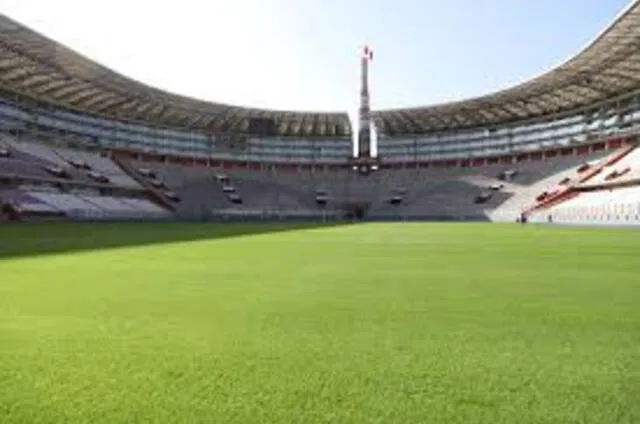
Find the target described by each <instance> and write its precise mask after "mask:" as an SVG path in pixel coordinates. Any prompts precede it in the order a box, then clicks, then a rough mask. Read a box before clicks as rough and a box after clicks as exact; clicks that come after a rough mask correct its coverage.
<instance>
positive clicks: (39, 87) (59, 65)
mask: <svg viewBox="0 0 640 424" xmlns="http://www.w3.org/2000/svg"><path fill="white" fill-rule="evenodd" d="M0 88H2V89H4V90H8V91H10V92H17V93H20V94H24V95H26V96H29V97H32V98H34V99H37V100H39V101H43V102H50V103H54V104H58V105H61V106H65V107H69V108H72V109H77V110H80V111H83V112H87V113H91V114H97V115H101V116H107V117H112V118H116V119H121V120H129V121H142V122H149V123H152V124H157V125H160V126H166V127H177V128H180V127H182V128H190V129H194V130H203V131H206V132H210V133H227V132H248V130H249V122H250V120H251V119H252V118H258V119H273V120H274V121H275V127H276V131H277V134H278V135H281V136H307V137H313V136H349V135H350V134H351V124H350V121H349V117H348V115H347V114H346V113H345V112H300V111H275V110H266V109H254V108H246V107H238V106H231V105H227V104H220V103H211V102H205V101H201V100H197V99H193V98H189V97H184V96H180V95H176V94H172V93H168V92H166V91H162V90H159V89H157V88H153V87H150V86H147V85H145V84H142V83H140V82H137V81H134V80H132V79H130V78H127V77H125V76H123V75H120V74H118V73H116V72H114V71H112V70H110V69H108V68H106V67H104V66H102V65H100V64H98V63H96V62H94V61H92V60H90V59H88V58H86V57H84V56H82V55H80V54H78V53H76V52H74V51H72V50H70V49H68V48H66V47H65V46H62V45H60V44H58V43H56V42H55V41H53V40H50V39H48V38H46V37H45V36H43V35H41V34H38V33H37V32H35V31H33V30H31V29H29V28H27V27H25V26H24V25H22V24H20V23H18V22H16V21H14V20H12V19H10V18H9V17H7V16H6V15H3V14H0Z"/></svg>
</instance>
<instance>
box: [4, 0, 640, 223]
mask: <svg viewBox="0 0 640 424" xmlns="http://www.w3.org/2000/svg"><path fill="white" fill-rule="evenodd" d="M367 96H368V93H367ZM370 118H371V121H372V124H373V125H374V126H375V128H376V132H377V134H378V137H377V139H378V155H379V156H380V158H381V160H382V162H381V163H380V168H381V169H380V172H379V173H377V174H379V175H378V177H376V178H377V179H376V178H373V176H371V177H372V178H370V179H369V180H368V181H365V180H363V179H357V178H356V177H354V176H352V175H351V173H349V171H350V170H351V168H352V166H353V157H352V156H353V155H352V152H353V137H354V134H352V127H351V124H350V121H349V117H348V115H347V113H346V112H299V111H274V110H265V109H253V108H244V107H236V106H231V105H225V104H219V103H211V102H204V101H200V100H196V99H192V98H187V97H184V96H179V95H175V94H171V93H168V92H165V91H162V90H160V89H157V88H153V87H149V86H147V85H144V84H142V83H140V82H137V81H134V80H132V79H129V78H127V77H125V76H123V75H120V74H118V73H116V72H114V71H111V70H110V69H108V68H106V67H104V66H102V65H100V64H98V63H95V62H93V61H91V60H89V59H87V58H85V57H83V56H81V55H79V54H77V53H75V52H73V51H71V50H70V49H68V48H66V47H64V46H62V45H60V44H58V43H56V42H55V41H53V40H50V39H48V38H46V37H44V36H43V35H41V34H38V33H37V32H35V31H33V30H31V29H29V28H27V27H25V26H24V25H22V24H20V23H18V22H15V21H14V20H12V19H10V18H9V17H7V16H4V15H1V16H0V131H1V132H2V134H4V135H3V137H5V138H6V139H5V140H4V145H6V147H4V149H5V151H6V153H7V155H5V156H8V153H10V150H11V151H13V150H15V151H20V150H21V149H22V150H21V151H22V152H23V153H34V152H33V146H31V147H26V150H25V146H26V144H28V143H31V142H33V143H35V144H36V145H38V146H40V147H43V146H44V147H46V148H49V149H52V151H53V152H54V153H55V154H57V156H61V157H63V158H64V155H60V154H58V153H60V152H59V151H56V149H66V150H65V151H69V150H74V149H81V150H82V151H83V152H87V151H93V152H99V153H100V154H101V157H103V156H105V155H106V156H107V157H109V158H111V160H113V161H114V163H115V164H116V165H117V166H118V167H120V168H121V169H123V170H124V171H123V172H124V173H125V174H127V175H128V176H129V177H130V178H131V179H132V180H135V181H137V183H138V186H137V189H140V190H141V192H144V190H147V191H151V193H149V192H147V193H146V194H145V196H149V195H150V196H151V201H152V202H160V206H161V207H165V206H167V205H169V204H170V202H169V201H168V200H167V198H166V197H167V196H166V194H167V193H170V194H171V195H172V196H173V197H176V198H177V197H181V196H182V194H181V193H178V194H176V193H173V192H172V191H171V190H169V189H176V190H178V189H181V188H183V187H185V186H186V185H189V184H188V183H191V182H193V181H195V180H192V179H191V180H190V179H186V180H182V181H180V182H179V183H177V182H176V183H175V184H173V185H172V184H166V186H167V190H166V191H165V192H164V194H165V195H163V194H162V193H157V190H155V191H153V187H152V186H148V185H147V184H146V180H145V179H144V178H141V176H140V175H138V174H140V172H138V171H140V170H141V169H142V170H143V171H144V172H142V173H143V174H153V175H156V174H163V173H165V171H166V170H165V171H163V170H162V167H164V168H170V167H172V166H173V167H182V168H184V167H190V168H193V169H201V170H202V169H206V170H207V171H206V172H208V174H206V173H205V171H198V172H201V173H200V174H198V176H197V178H196V177H194V178H195V179H196V180H198V181H200V180H203V179H204V180H206V179H207V178H208V179H209V180H215V181H214V182H219V183H220V184H222V188H223V189H225V190H226V191H224V190H223V192H224V193H226V194H233V191H234V190H235V187H233V186H232V184H230V183H229V182H228V181H227V180H228V178H227V177H228V176H230V175H231V176H232V174H234V173H237V174H238V175H237V179H238V180H239V181H240V180H247V179H249V180H251V179H252V178H253V179H255V180H257V181H258V182H260V181H262V183H265V180H267V179H268V178H272V179H273V180H274V181H273V182H274V184H276V185H277V186H278V187H279V188H278V190H279V194H277V195H275V197H282V195H283V194H282V193H283V192H284V191H286V190H285V189H284V188H283V187H285V186H286V187H288V190H289V191H291V190H294V191H296V193H297V194H295V196H302V197H305V196H307V195H309V193H311V195H312V196H311V197H312V198H314V200H315V201H314V202H312V205H311V206H309V208H311V209H313V208H315V207H316V206H322V208H321V209H322V213H323V214H326V211H327V209H326V207H325V206H326V205H325V202H323V201H322V199H323V198H325V197H326V198H327V199H329V198H331V199H334V200H335V202H333V203H335V210H339V209H342V210H345V209H347V210H350V211H351V212H353V211H354V210H355V211H356V215H359V216H361V215H362V214H363V210H362V209H363V208H364V209H367V210H369V209H371V208H372V205H373V204H375V203H376V202H378V203H380V204H390V205H393V206H394V207H392V208H391V207H390V209H389V210H386V209H385V208H380V214H379V215H380V216H395V217H398V216H400V215H402V216H404V217H405V218H406V217H407V216H409V215H411V213H409V212H408V211H406V210H404V211H403V208H402V205H404V204H406V205H408V204H409V203H408V199H409V198H410V197H411V195H412V194H413V200H414V205H423V206H419V207H418V206H416V208H417V209H418V210H416V211H413V212H415V214H416V216H423V217H425V216H433V217H442V216H451V215H453V216H456V217H457V218H460V219H463V218H465V217H466V216H470V217H474V216H475V217H477V216H479V215H483V216H485V217H490V218H491V219H501V218H497V216H503V217H504V219H508V220H512V219H513V218H514V217H520V216H522V214H523V213H524V212H527V211H528V210H529V209H531V208H532V207H533V206H535V205H533V206H532V205H527V204H526V203H527V201H525V200H519V201H518V202H516V201H515V200H513V198H515V197H518V196H515V195H516V194H521V193H522V192H524V191H525V190H524V189H525V188H526V189H527V190H529V191H531V193H528V195H529V197H531V195H532V194H534V192H535V194H536V196H535V197H536V198H539V197H540V196H539V193H538V192H537V191H536V190H540V188H541V187H542V185H536V187H535V190H534V189H533V188H532V185H533V184H534V183H536V184H537V183H539V182H540V181H542V180H543V179H544V178H545V177H551V176H553V175H556V174H557V173H558V172H560V171H563V170H564V169H565V168H562V166H566V167H567V168H566V169H569V168H571V167H574V168H575V167H580V166H582V165H583V164H584V163H587V162H589V161H591V164H592V165H594V164H595V162H593V161H594V160H605V159H606V158H607V157H608V156H607V155H609V153H611V154H618V151H619V150H620V149H626V148H628V146H634V143H635V142H636V141H637V133H638V127H639V125H640V2H639V1H633V2H632V3H631V4H630V5H629V6H628V7H627V8H626V9H625V10H624V11H623V12H621V13H620V15H619V16H618V17H617V18H616V19H615V21H614V22H613V23H612V24H611V25H610V26H609V27H607V28H606V29H605V30H604V31H602V32H601V33H600V34H599V35H598V36H597V37H596V39H595V40H594V41H593V42H592V43H590V44H589V45H588V46H587V47H585V48H584V49H583V50H582V51H581V52H580V53H579V54H577V55H576V56H575V57H573V58H572V59H570V60H569V61H567V62H566V63H564V64H562V65H560V66H558V67H556V68H555V69H553V70H551V71H549V72H547V73H545V74H542V75H540V76H538V77H536V78H534V79H532V80H530V81H528V82H525V83H523V84H520V85H518V86H515V87H512V88H509V89H506V90H503V91H500V92H497V93H493V94H489V95H486V96H482V97H478V98H474V99H469V100H464V101H459V102H452V103H447V104H441V105H435V106H427V107H420V108H405V109H394V110H378V111H372V112H371V113H370ZM0 143H3V141H2V140H0ZM25 143H26V144H25ZM0 147H2V145H0ZM40 147H38V148H40ZM29 149H31V151H29ZM36 150H37V149H36ZM86 154H88V153H86ZM96 154H98V153H96ZM629 154H630V153H629V152H627V153H625V154H624V155H622V156H621V158H622V157H623V156H627V155H629ZM70 155H71V156H73V154H70ZM36 156H37V155H36ZM631 156H633V155H631ZM14 158H15V155H14ZM40 159H47V157H46V155H45V156H42V155H41V157H40ZM66 159H67V160H66V162H67V163H69V162H70V161H69V160H68V159H69V157H67V158H66ZM24 160H26V159H24ZM76 162H77V161H76ZM559 164H564V165H562V166H560V165H559ZM14 165H15V164H14ZM58 165H60V164H58ZM76 165H78V164H77V163H76ZM85 165H86V164H85ZM551 165H553V166H551ZM632 165H633V164H631V167H632ZM105 166H106V165H105ZM608 166H609V165H608ZM62 168H64V167H62ZM76 168H77V166H76ZM108 168H109V167H108V166H106V168H104V167H103V168H100V169H102V170H103V171H104V170H106V169H108ZM182 168H181V169H182ZM154 169H155V170H157V171H158V172H152V171H153V170H154ZM472 170H475V171H472ZM0 171H2V168H1V167H0ZM174 171H175V170H174ZM523 171H525V172H523ZM180 172H181V173H182V174H183V175H184V174H185V173H188V172H187V171H184V169H182V170H181V171H180ZM189 172H191V171H189ZM193 172H194V173H197V172H196V171H193ZM252 172H253V175H249V174H251V173H252ZM103 173H104V172H103ZM166 173H169V174H170V173H171V172H170V171H166ZM287 173H289V174H291V173H294V174H295V173H298V174H304V177H287V176H286V174H287ZM505 173H506V175H515V174H527V173H529V174H530V175H531V178H530V180H527V181H526V184H525V183H523V185H521V186H518V185H517V184H515V183H516V181H515V180H514V181H512V182H513V183H514V184H512V185H511V186H510V185H509V184H508V182H507V184H501V187H500V188H496V185H497V182H496V181H495V180H496V179H499V180H501V181H504V178H498V174H500V176H501V177H504V175H505ZM131 174H135V175H131ZM174 174H175V172H174ZM226 174H229V175H226ZM267 174H268V178H267ZM631 174H633V173H631ZM631 174H629V175H631ZM0 175H1V173H0ZM114 175H115V174H114ZM194 175H195V174H194ZM4 176H5V178H4V181H5V186H6V187H5V188H7V187H9V186H10V188H11V189H18V188H20V186H21V185H24V184H25V183H29V184H31V185H33V184H35V182H36V181H37V179H35V180H34V179H33V178H32V179H28V178H27V179H25V178H24V175H22V176H21V175H20V172H13V173H9V172H8V171H5V172H4ZM9 177H11V178H9ZM93 177H94V178H92V180H93V183H96V178H97V176H96V175H94V176H93ZM143 177H144V176H143ZM494 177H495V178H494ZM16 178H17V179H16ZM154 178H156V177H154ZM416 178H417V179H419V180H426V179H432V180H438V179H440V180H441V181H446V182H452V181H453V180H454V179H455V180H456V181H457V182H460V181H462V182H464V183H465V184H471V185H472V186H473V187H475V188H474V190H475V192H474V193H475V194H470V193H471V191H470V190H462V191H461V192H460V193H461V194H460V195H461V196H464V197H465V199H466V200H468V199H469V196H470V195H471V197H472V198H473V200H474V202H476V201H477V203H478V204H481V205H482V204H485V203H484V202H483V201H482V198H483V197H487V198H490V197H492V196H494V195H495V196H494V197H497V198H500V196H499V195H496V194H495V193H492V192H495V191H501V190H503V189H504V190H506V191H505V192H508V190H509V189H511V191H510V192H508V193H509V196H507V197H510V198H512V199H511V206H510V207H509V208H508V210H509V213H506V212H505V213H503V214H497V215H496V214H492V213H484V212H483V213H479V212H478V211H480V210H481V209H477V210H473V211H471V213H470V214H467V213H466V212H465V213H460V214H457V215H456V213H453V214H450V213H449V212H447V208H444V209H442V210H439V211H437V212H436V213H434V214H430V213H427V212H425V213H423V212H424V211H421V210H419V209H421V208H426V209H429V207H428V206H427V205H428V204H433V203H434V202H441V203H442V202H444V203H446V202H448V201H449V199H448V198H446V197H445V198H444V199H443V200H437V199H438V190H439V189H436V188H435V187H433V186H429V187H427V186H420V187H416V186H415V181H416ZM169 179H170V178H169ZM570 179H571V178H570ZM68 180H69V179H68ZM71 180H72V183H73V184H75V183H77V181H74V178H71ZM107 180H108V179H107ZM276 180H277V181H276ZM285 180H286V181H285ZM289 180H298V181H300V180H305V181H309V183H308V184H307V185H304V187H303V186H300V185H298V186H297V187H296V186H295V183H294V182H291V181H289ZM371 181H374V182H371ZM625 181H626V180H625ZM67 182H68V181H67ZM98 183H100V184H107V185H108V184H109V182H108V181H102V182H100V181H98ZM156 183H157V185H158V184H160V183H159V182H158V181H156ZM254 183H257V182H256V181H254ZM582 183H584V181H583V182H582ZM625 184H626V185H629V184H630V183H625ZM373 185H375V187H372V186H373ZM254 186H255V184H254ZM65 187H66V186H65ZM132 187H133V186H131V187H129V189H132ZM447 187H449V186H446V185H445V187H444V188H442V190H445V189H447ZM78 188H80V185H77V184H76V185H74V186H73V189H74V190H75V189H78ZM120 188H123V187H120ZM156 188H157V187H156ZM231 188H233V190H231ZM254 188H255V187H254ZM449 188H451V189H452V190H450V191H449V192H450V193H454V194H452V196H454V197H455V187H453V184H452V185H451V186H450V187H449ZM93 189H94V190H97V189H96V187H93ZM102 189H105V187H102V188H101V190H102ZM64 190H66V192H67V194H68V192H69V189H67V188H65V189H64ZM203 190H204V188H203ZM252 190H253V189H248V191H249V192H252ZM255 190H256V191H258V192H259V191H261V189H258V188H255ZM264 190H266V189H264V188H263V189H262V191H264ZM283 190H284V191H283ZM555 191H556V192H557V191H558V190H555ZM338 192H340V193H339V194H338ZM109 193H111V192H109ZM425 193H430V195H431V194H433V196H432V197H431V199H432V200H431V201H424V200H422V198H424V197H425V196H426V195H425ZM94 194H95V193H94ZM116 194H117V195H125V194H126V195H129V196H131V195H133V194H132V193H131V192H125V193H120V192H116ZM500 194H502V193H500ZM547 194H549V193H548V192H547ZM552 194H553V193H552ZM114 195H115V194H114ZM201 195H202V194H200V196H201ZM288 195H290V196H294V195H293V194H291V193H289V194H288ZM137 196H142V195H141V194H137ZM172 196H169V197H172ZM185 196H188V195H187V194H185ZM239 196H240V195H239V194H237V193H236V194H235V197H234V196H231V197H229V196H227V198H228V199H231V200H233V199H236V200H238V199H237V197H239ZM295 196H294V197H295ZM543 197H544V196H543ZM418 198H420V199H419V200H416V199H418ZM394 199H395V200H394ZM478 199H480V200H478ZM487 200H488V199H487ZM507 200H508V199H506V198H502V199H500V201H499V202H498V201H496V202H498V203H499V204H498V203H496V204H495V205H493V207H492V208H490V209H495V210H497V209H499V208H498V206H500V205H503V204H504V203H509V202H508V201H507ZM538 200H539V199H538ZM232 203H234V204H235V205H236V206H237V205H238V203H237V202H232ZM285 203H286V202H285ZM299 203H305V202H304V201H301V202H299ZM453 203H454V204H455V202H453ZM638 204H639V206H638V211H637V213H638V214H640V197H639V198H638ZM291 205H292V206H291V209H295V208H296V206H295V205H293V203H291ZM280 206H281V203H277V205H275V206H274V205H272V204H270V203H269V202H266V203H260V202H257V203H256V204H255V205H254V206H253V209H254V210H261V211H262V212H261V213H263V214H264V210H265V209H269V208H275V209H278V208H280V209H282V208H281V207H280ZM298 206H300V205H298ZM454 206H455V205H454ZM454 206H452V208H453V207H454ZM238 207H239V206H238ZM207 208H208V209H211V208H213V209H216V207H215V206H214V205H208V204H205V203H200V204H198V206H197V207H196V209H198V210H202V209H207ZM169 209H171V210H174V209H176V208H175V207H172V208H169ZM178 209H179V208H178ZM223 209H225V210H226V207H225V208H223ZM245 209H246V207H245ZM375 209H376V208H375V207H373V210H375ZM408 209H410V208H408ZM463 209H464V208H463ZM245 212H246V210H245ZM413 212H412V213H413ZM502 212H504V211H502ZM198 213H199V212H198Z"/></svg>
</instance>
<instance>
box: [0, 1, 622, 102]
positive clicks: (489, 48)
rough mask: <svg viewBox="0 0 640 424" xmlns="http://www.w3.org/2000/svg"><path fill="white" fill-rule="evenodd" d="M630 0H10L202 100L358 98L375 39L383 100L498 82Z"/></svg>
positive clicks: (461, 93) (122, 65)
mask: <svg viewBox="0 0 640 424" xmlns="http://www.w3.org/2000/svg"><path fill="white" fill-rule="evenodd" d="M628 3H629V0H368V1H364V0H155V1H153V0H0V11H1V12H2V13H5V14H7V15H9V16H10V17H12V18H14V19H17V20H18V21H20V22H22V23H25V24H27V25H28V26H30V27H32V28H34V29H36V30H38V31H40V32H42V33H44V34H45V35H47V36H49V37H51V38H53V39H55V40H57V41H60V42H62V43H64V44H66V45H68V46H70V47H72V48H73V49H75V50H77V51H79V52H80V53H82V54H85V55H87V56H89V57H90V58H92V59H95V60H97V61H99V62H101V63H102V64H106V65H107V66H109V67H111V68H112V69H115V70H117V71H119V72H121V73H123V74H125V75H127V76H129V77H132V78H134V79H137V80H140V81H142V82H145V83H147V84H150V85H152V86H156V87H159V88H163V89H166V90H168V91H171V92H175V93H180V94H184V95H189V96H194V97H197V98H201V99H206V100H212V101H219V102H224V103H231V104H237V105H250V106H254V107H266V108H274V109H294V110H298V109H300V110H349V111H352V110H354V109H355V106H356V105H357V101H358V72H359V69H358V66H359V61H358V58H359V51H360V48H361V46H362V45H363V44H364V43H369V44H370V45H371V47H372V48H373V50H374V54H375V57H374V62H373V64H372V66H373V68H372V71H371V72H372V75H371V85H372V105H373V108H374V109H376V108H377V109H382V108H395V107H403V106H419V105H427V104H433V103H438V102H443V101H448V100H456V99H460V98H464V97H470V96H476V95H481V94H485V93H487V92H490V91H494V90H497V89H502V88H506V87H508V86H510V85H513V84H516V83H518V82H522V81H524V80H526V79H528V78H531V77H533V76H535V75H536V74H539V73H541V72H543V71H546V70H549V69H551V68H552V67H554V66H555V65H558V64H560V63H561V62H563V61H565V60H566V59H568V58H569V57H571V56H573V55H574V54H576V53H577V52H578V51H579V50H580V49H581V48H582V47H584V46H585V45H586V43H588V42H590V41H591V40H592V39H593V38H594V37H595V35H596V34H597V33H598V32H599V31H600V30H601V29H603V28H604V27H605V26H606V25H608V24H609V23H610V22H611V21H612V20H613V18H614V17H615V16H616V15H617V14H618V12H619V11H620V10H622V9H623V8H624V7H625V6H626V5H627V4H628Z"/></svg>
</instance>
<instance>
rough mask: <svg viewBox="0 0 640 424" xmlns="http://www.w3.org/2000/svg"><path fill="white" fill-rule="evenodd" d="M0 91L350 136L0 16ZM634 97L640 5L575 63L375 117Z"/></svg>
mask: <svg viewBox="0 0 640 424" xmlns="http://www.w3.org/2000/svg"><path fill="white" fill-rule="evenodd" d="M0 88H1V89H3V90H6V91H10V92H15V93H20V94H22V95H25V96H28V97H31V98H35V99H37V100H39V101H43V102H47V103H53V104H56V105H60V106H64V107H67V108H71V109H75V110H80V111H82V112H86V113H89V114H93V115H99V116H105V117H110V118H114V119H119V120H127V121H140V122H148V123H151V124H154V125H159V126H164V127H174V128H185V129H192V130H199V131H204V132H208V133H212V134H216V133H227V132H245V133H246V132H248V131H249V127H250V121H251V120H252V119H256V118H257V119H272V120H273V121H274V123H275V127H276V129H277V134H278V135H280V136H296V137H328V136H338V137H341V136H349V135H351V125H350V122H349V117H348V116H347V114H346V113H341V112H334V113H323V112H317V113H312V112H299V111H298V112H296V111H274V110H266V109H253V108H245V107H238V106H232V105H226V104H220V103H211V102H205V101H201V100H196V99H193V98H188V97H184V96H180V95H176V94H171V93H168V92H166V91H162V90H159V89H156V88H153V87H150V86H147V85H145V84H142V83H140V82H137V81H134V80H132V79H130V78H127V77H125V76H123V75H120V74H118V73H116V72H114V71H112V70H110V69H108V68H106V67H104V66H102V65H100V64H98V63H95V62H93V61H91V60H89V59H87V58H86V57H84V56H81V55H79V54H78V53H75V52H73V51H71V50H70V49H68V48H66V47H64V46H62V45H60V44H58V43H56V42H55V41H52V40H50V39H48V38H46V37H44V36H43V35H40V34H38V33H37V32H35V31H33V30H31V29H29V28H27V27H25V26H24V25H21V24H19V23H17V22H15V21H13V20H12V19H10V18H8V17H7V16H5V15H2V14H0ZM638 89H640V0H634V1H632V3H631V4H630V5H629V7H628V8H627V9H626V10H625V11H624V12H623V13H621V14H620V16H619V17H618V18H617V19H616V20H615V21H614V22H613V24H611V26H609V27H608V28H607V29H606V30H604V31H603V32H602V33H601V34H600V35H599V36H598V37H597V38H596V39H595V41H593V42H592V43H591V44H589V45H588V46H587V47H586V48H585V49H584V50H583V51H582V52H580V53H579V54H578V55H577V56H575V57H574V58H572V59H570V60H569V61H567V62H565V63H564V64H562V65H560V66H559V67H557V68H555V69H553V70H552V71H549V72H547V73H545V74H542V75H540V76H538V77H536V78H534V79H532V80H530V81H528V82H525V83H523V84H520V85H517V86H515V87H512V88H509V89H507V90H503V91H499V92H496V93H493V94H489V95H486V96H482V97H478V98H474V99H469V100H464V101H458V102H451V103H446V104H441V105H435V106H428V107H420V108H405V109H394V110H383V111H377V112H373V119H374V121H375V122H376V125H377V128H378V131H379V132H381V133H384V134H387V135H405V134H424V133H429V132H434V131H442V130H453V129H461V128H472V127H477V126H491V125H495V124H500V123H504V122H510V121H518V120H524V119H530V118H536V117H542V116H547V115H551V114H555V113H562V112H565V111H570V110H575V109H577V108H580V107H586V106H590V105H594V104H597V103H598V102H601V101H603V100H606V99H610V98H614V97H616V96H619V95H622V94H625V93H629V92H630V91H635V90H638Z"/></svg>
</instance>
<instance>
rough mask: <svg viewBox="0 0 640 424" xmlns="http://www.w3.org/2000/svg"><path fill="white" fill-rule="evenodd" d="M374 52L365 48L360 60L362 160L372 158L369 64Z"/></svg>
mask: <svg viewBox="0 0 640 424" xmlns="http://www.w3.org/2000/svg"><path fill="white" fill-rule="evenodd" d="M372 60H373V51H372V50H371V49H370V48H369V46H365V47H364V50H363V51H362V58H361V60H360V109H359V113H358V123H359V127H360V129H359V131H358V150H357V151H358V155H357V158H358V159H360V160H367V159H370V158H371V104H370V99H369V64H370V63H371V61H372Z"/></svg>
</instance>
